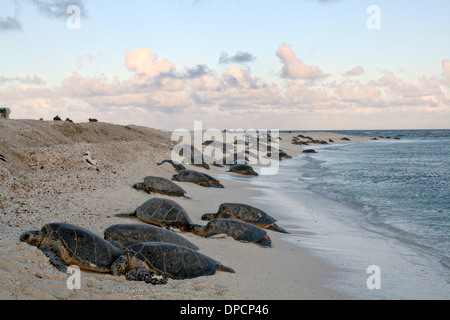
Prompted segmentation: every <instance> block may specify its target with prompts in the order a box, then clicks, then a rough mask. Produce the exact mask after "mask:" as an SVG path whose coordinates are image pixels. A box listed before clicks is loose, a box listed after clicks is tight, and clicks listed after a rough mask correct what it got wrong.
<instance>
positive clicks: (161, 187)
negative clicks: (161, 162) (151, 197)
mask: <svg viewBox="0 0 450 320" xmlns="http://www.w3.org/2000/svg"><path fill="white" fill-rule="evenodd" d="M133 188H134V189H137V190H143V191H146V192H148V193H152V192H155V193H160V194H164V195H169V196H176V197H185V194H186V191H184V190H183V189H182V188H181V187H180V186H178V185H177V184H176V183H174V182H173V181H170V180H169V179H166V178H162V177H154V176H148V177H145V178H144V182H138V183H135V184H134V185H133Z"/></svg>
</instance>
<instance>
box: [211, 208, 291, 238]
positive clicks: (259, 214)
mask: <svg viewBox="0 0 450 320" xmlns="http://www.w3.org/2000/svg"><path fill="white" fill-rule="evenodd" d="M220 218H225V219H236V220H241V221H244V222H248V223H251V224H254V225H256V226H258V227H260V228H263V229H268V230H272V231H278V232H282V233H288V232H287V231H286V230H284V229H282V228H280V227H279V226H278V225H277V224H276V223H275V222H276V221H277V220H276V219H275V218H273V217H272V216H270V215H269V214H267V213H266V212H264V211H263V210H261V209H258V208H255V207H253V206H250V205H248V204H243V203H222V204H221V205H220V206H219V210H218V211H217V212H216V213H206V214H204V215H203V216H202V220H212V219H220Z"/></svg>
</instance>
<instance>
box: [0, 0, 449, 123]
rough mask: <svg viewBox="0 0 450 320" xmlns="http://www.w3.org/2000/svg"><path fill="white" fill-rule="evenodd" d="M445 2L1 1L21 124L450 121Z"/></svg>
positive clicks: (2, 95) (5, 72) (2, 89)
mask: <svg viewBox="0 0 450 320" xmlns="http://www.w3.org/2000/svg"><path fill="white" fill-rule="evenodd" d="M449 12H450V1H448V0H433V1H423V0H408V1H404V0H395V1H392V0H371V1H365V0H281V1H274V0H272V1H269V0H258V1H256V0H255V1H254V0H227V1H223V0H222V1H219V0H166V1H160V0H155V1H149V0H133V1H124V0H2V1H1V3H0V106H1V107H9V108H10V109H11V110H12V113H11V118H12V119H40V118H43V119H44V120H51V119H53V117H54V116H56V115H59V116H60V117H61V118H63V120H64V119H66V118H70V119H72V120H73V121H75V122H87V121H88V119H89V118H96V119H98V120H99V121H102V122H109V123H115V124H123V125H127V124H136V125H142V126H147V127H152V128H157V129H163V130H174V129H181V128H183V129H188V130H191V129H193V126H194V122H195V121H202V125H203V129H208V128H217V129H224V128H229V129H250V128H252V129H280V130H352V129H356V130H357V129H361V130H364V129H450V19H448V13H449Z"/></svg>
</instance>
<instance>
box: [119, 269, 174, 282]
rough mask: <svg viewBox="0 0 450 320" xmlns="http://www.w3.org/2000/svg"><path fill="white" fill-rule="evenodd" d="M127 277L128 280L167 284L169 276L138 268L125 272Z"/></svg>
mask: <svg viewBox="0 0 450 320" xmlns="http://www.w3.org/2000/svg"><path fill="white" fill-rule="evenodd" d="M125 278H126V279H127V280H128V281H144V282H145V283H150V284H152V285H157V284H166V283H167V278H164V277H160V276H157V275H156V273H153V272H151V271H148V270H146V269H144V268H138V269H133V270H130V271H128V272H127V273H126V274H125Z"/></svg>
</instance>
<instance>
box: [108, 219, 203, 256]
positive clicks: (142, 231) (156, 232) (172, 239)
mask: <svg viewBox="0 0 450 320" xmlns="http://www.w3.org/2000/svg"><path fill="white" fill-rule="evenodd" d="M104 235H105V239H106V240H108V241H111V242H112V241H118V242H120V243H121V244H122V245H123V246H124V247H128V246H129V245H132V244H134V243H139V242H167V243H173V244H178V245H181V246H184V247H187V248H190V249H192V250H198V249H199V248H198V247H197V246H196V245H194V244H193V243H191V242H190V241H188V240H187V239H185V238H184V237H182V236H180V235H179V234H176V233H175V232H173V231H170V230H167V229H165V228H161V227H157V226H154V225H149V224H139V223H134V224H133V223H132V224H117V225H114V226H111V227H108V228H107V229H105V231H104Z"/></svg>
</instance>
